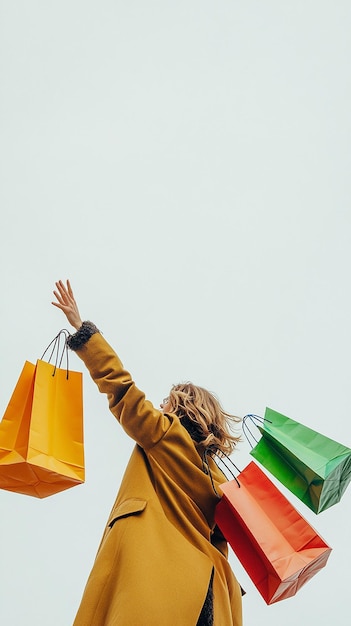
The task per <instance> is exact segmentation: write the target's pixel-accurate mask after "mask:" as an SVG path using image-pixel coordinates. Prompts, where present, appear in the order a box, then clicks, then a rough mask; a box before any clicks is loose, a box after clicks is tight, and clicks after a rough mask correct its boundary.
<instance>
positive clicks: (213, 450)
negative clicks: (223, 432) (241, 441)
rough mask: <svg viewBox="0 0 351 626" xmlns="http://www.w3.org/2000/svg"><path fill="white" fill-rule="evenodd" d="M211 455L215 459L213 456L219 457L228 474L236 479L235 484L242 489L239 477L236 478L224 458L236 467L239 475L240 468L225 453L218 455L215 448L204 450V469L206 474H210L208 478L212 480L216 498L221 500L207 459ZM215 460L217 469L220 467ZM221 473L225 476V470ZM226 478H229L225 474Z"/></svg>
mask: <svg viewBox="0 0 351 626" xmlns="http://www.w3.org/2000/svg"><path fill="white" fill-rule="evenodd" d="M209 454H210V455H211V456H212V457H213V456H216V457H218V458H219V459H220V460H221V461H222V463H223V465H225V467H226V469H227V470H228V472H229V473H230V474H231V475H232V476H233V478H234V480H235V482H236V483H237V485H238V487H240V483H239V481H238V479H237V477H236V476H235V474H234V472H233V470H232V469H231V468H230V467H228V465H227V463H226V462H225V461H224V460H223V457H225V458H226V459H227V460H228V461H229V462H230V463H231V464H232V465H233V467H235V469H236V471H237V472H238V473H239V474H240V470H239V468H238V467H237V466H236V465H235V463H233V461H232V459H231V458H230V457H229V456H228V454H225V452H221V454H218V452H217V450H215V449H213V448H206V449H205V450H204V453H203V455H202V467H203V470H204V472H205V473H206V474H208V476H209V477H210V480H211V485H212V488H213V491H214V492H215V494H216V496H217V497H218V498H219V499H220V498H221V496H220V495H219V493H218V491H217V489H216V487H215V484H214V480H213V476H212V472H211V468H210V465H209V462H208V458H207V457H208V455H209ZM213 460H214V462H215V463H216V465H217V467H219V465H218V463H217V462H216V461H215V459H213ZM219 469H220V470H221V468H220V467H219ZM221 472H222V473H223V474H224V472H223V470H221ZM224 476H225V477H226V478H227V476H226V475H225V474H224ZM227 480H228V478H227Z"/></svg>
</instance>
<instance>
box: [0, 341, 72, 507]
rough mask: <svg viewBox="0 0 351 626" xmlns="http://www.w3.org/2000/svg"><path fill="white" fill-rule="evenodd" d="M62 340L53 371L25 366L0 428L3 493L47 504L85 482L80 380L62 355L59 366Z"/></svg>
mask: <svg viewBox="0 0 351 626" xmlns="http://www.w3.org/2000/svg"><path fill="white" fill-rule="evenodd" d="M66 332H68V331H66ZM62 335H63V336H65V331H60V333H59V334H58V335H57V336H56V337H55V339H54V340H53V342H52V343H54V348H53V350H52V353H51V356H52V354H53V353H54V350H56V364H55V365H53V364H51V363H47V362H46V361H43V360H42V359H40V360H38V361H37V363H36V365H33V364H32V363H29V362H28V361H26V362H25V364H24V367H23V370H22V372H21V375H20V377H19V380H18V382H17V385H16V387H15V389H14V392H13V394H12V396H11V399H10V402H9V404H8V406H7V409H6V411H5V414H4V416H3V419H2V421H1V423H0V488H1V489H6V490H8V491H15V492H17V493H22V494H27V495H31V496H36V497H38V498H44V497H46V496H49V495H52V494H54V493H57V492H59V491H63V490H64V489H68V488H69V487H73V486H74V485H78V484H80V483H83V482H84V445H83V397H82V396H83V394H82V374H81V372H72V371H69V370H68V362H67V367H66V369H61V367H60V365H61V362H62V356H63V353H62V356H61V360H60V363H59V366H57V361H58V352H59V344H60V337H61V336H62ZM50 345H51V344H50ZM64 351H65V352H66V355H67V347H66V345H65V348H64ZM44 354H45V353H44ZM50 358H51V357H50ZM49 360H50V359H49Z"/></svg>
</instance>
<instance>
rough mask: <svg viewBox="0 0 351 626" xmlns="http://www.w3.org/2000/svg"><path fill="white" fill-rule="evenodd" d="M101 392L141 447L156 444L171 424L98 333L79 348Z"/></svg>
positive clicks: (168, 417) (81, 356) (128, 432)
mask: <svg viewBox="0 0 351 626" xmlns="http://www.w3.org/2000/svg"><path fill="white" fill-rule="evenodd" d="M77 354H78V356H79V357H80V358H81V359H82V361H83V362H84V363H85V365H86V367H87V368H88V370H89V373H90V375H91V377H92V379H93V380H94V382H95V383H96V384H97V386H98V388H99V391H100V392H101V393H105V394H106V395H107V398H108V403H109V408H110V410H111V412H112V413H113V415H114V416H115V417H116V418H117V419H118V421H119V422H120V424H121V425H122V427H123V428H124V430H125V431H126V433H127V434H128V435H129V436H130V437H132V439H134V440H135V441H136V442H137V443H138V444H139V445H140V446H141V447H142V448H144V449H148V448H151V447H153V446H154V445H155V444H157V443H158V442H159V441H160V439H162V437H163V436H164V435H165V433H166V432H167V430H168V429H169V427H170V425H171V421H172V418H171V416H167V415H163V413H162V412H161V411H159V410H157V409H156V408H155V407H154V406H153V405H152V403H151V402H149V401H148V400H146V399H145V394H144V393H143V392H142V391H140V390H139V389H138V388H137V386H136V385H135V383H134V381H133V380H132V378H131V375H130V374H129V372H127V371H126V370H125V369H124V368H123V365H122V362H121V360H120V359H119V357H118V356H117V354H116V353H115V351H114V350H113V349H112V348H111V346H110V345H109V344H108V343H107V341H106V340H105V339H104V338H103V337H102V335H101V334H100V333H95V334H94V335H92V336H91V337H90V339H89V340H88V341H87V342H86V343H85V344H84V345H83V346H82V347H81V348H79V349H78V350H77Z"/></svg>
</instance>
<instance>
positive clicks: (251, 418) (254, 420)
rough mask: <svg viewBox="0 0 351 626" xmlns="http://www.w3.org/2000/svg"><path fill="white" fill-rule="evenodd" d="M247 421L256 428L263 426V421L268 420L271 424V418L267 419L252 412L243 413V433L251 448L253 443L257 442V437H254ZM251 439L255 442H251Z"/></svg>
mask: <svg viewBox="0 0 351 626" xmlns="http://www.w3.org/2000/svg"><path fill="white" fill-rule="evenodd" d="M248 422H250V423H251V424H253V426H255V427H256V428H259V426H263V424H264V423H265V422H268V423H269V424H272V422H271V420H267V419H265V418H263V417H261V416H260V415H255V414H254V413H248V414H247V415H245V417H243V434H244V437H245V439H246V441H247V442H248V444H249V445H250V446H251V448H253V447H254V445H255V444H256V443H258V439H256V437H255V435H254V434H253V432H252V431H251V430H250V427H249V424H248ZM252 440H253V441H254V442H255V443H252Z"/></svg>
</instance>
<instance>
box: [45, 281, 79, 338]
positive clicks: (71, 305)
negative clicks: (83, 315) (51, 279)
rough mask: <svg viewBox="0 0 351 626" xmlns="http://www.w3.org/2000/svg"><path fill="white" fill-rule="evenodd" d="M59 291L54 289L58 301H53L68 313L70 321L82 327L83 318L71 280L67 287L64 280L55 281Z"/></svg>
mask: <svg viewBox="0 0 351 626" xmlns="http://www.w3.org/2000/svg"><path fill="white" fill-rule="evenodd" d="M55 285H56V287H57V291H54V295H55V297H56V299H57V302H52V303H51V304H53V305H54V306H57V308H59V309H61V311H63V312H64V314H65V315H66V317H67V319H68V321H69V323H70V324H71V325H72V326H73V327H74V328H75V329H76V330H78V328H80V327H81V325H82V320H81V319H80V315H79V311H78V306H77V303H76V301H75V299H74V295H73V291H72V287H71V284H70V282H69V280H68V281H67V287H66V286H65V285H64V284H63V282H62V280H59V281H58V282H57V283H55Z"/></svg>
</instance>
